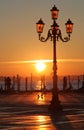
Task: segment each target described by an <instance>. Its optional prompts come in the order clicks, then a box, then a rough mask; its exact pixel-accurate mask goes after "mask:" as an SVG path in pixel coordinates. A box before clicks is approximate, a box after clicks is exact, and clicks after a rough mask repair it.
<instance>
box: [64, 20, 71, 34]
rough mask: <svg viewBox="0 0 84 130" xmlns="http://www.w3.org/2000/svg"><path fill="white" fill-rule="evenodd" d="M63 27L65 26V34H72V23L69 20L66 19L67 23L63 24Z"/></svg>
mask: <svg viewBox="0 0 84 130" xmlns="http://www.w3.org/2000/svg"><path fill="white" fill-rule="evenodd" d="M65 25H66V32H67V33H69V34H70V33H72V31H73V23H72V21H71V20H70V19H68V21H67V23H65Z"/></svg>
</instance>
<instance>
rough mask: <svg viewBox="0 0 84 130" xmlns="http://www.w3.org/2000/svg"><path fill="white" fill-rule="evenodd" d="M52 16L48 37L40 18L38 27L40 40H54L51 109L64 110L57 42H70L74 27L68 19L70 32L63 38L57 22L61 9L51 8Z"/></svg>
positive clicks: (67, 27) (67, 30) (67, 24)
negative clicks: (60, 89)
mask: <svg viewBox="0 0 84 130" xmlns="http://www.w3.org/2000/svg"><path fill="white" fill-rule="evenodd" d="M50 11H51V16H52V19H53V24H52V25H51V28H50V29H49V30H48V34H47V38H44V37H42V36H41V33H42V32H43V28H44V25H45V23H44V22H43V21H42V19H40V20H39V21H38V22H37V23H36V28H37V32H38V36H39V40H40V41H41V42H46V41H47V40H49V39H50V40H51V41H53V90H52V100H51V104H50V110H52V111H53V112H54V111H60V110H62V106H61V104H60V101H59V95H58V87H57V57H56V44H57V41H59V39H60V40H61V41H62V42H68V41H69V40H70V34H71V33H72V29H73V23H72V21H71V20H70V19H68V21H67V23H66V24H65V25H66V32H67V34H68V36H67V37H64V38H62V33H61V30H60V29H59V25H58V24H57V22H56V20H57V18H58V12H59V10H58V9H57V8H56V6H55V5H54V7H53V8H52V9H51V10H50Z"/></svg>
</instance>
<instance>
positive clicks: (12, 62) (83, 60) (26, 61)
mask: <svg viewBox="0 0 84 130" xmlns="http://www.w3.org/2000/svg"><path fill="white" fill-rule="evenodd" d="M38 61H40V62H45V63H52V62H53V60H48V59H47V60H24V61H4V62H0V64H28V63H30V64H31V63H37V62H38ZM57 62H78V63H80V62H84V59H57Z"/></svg>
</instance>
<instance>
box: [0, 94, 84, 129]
mask: <svg viewBox="0 0 84 130" xmlns="http://www.w3.org/2000/svg"><path fill="white" fill-rule="evenodd" d="M41 94H42V93H40V92H33V93H22V94H21V93H20V94H9V95H7V94H1V95H0V129H1V130H84V95H83V94H80V93H76V92H74V93H73V92H67V93H63V92H61V93H60V94H59V99H60V101H61V104H62V105H63V111H62V112H60V113H54V114H52V113H51V112H49V111H48V107H49V104H50V101H51V97H52V95H51V93H50V92H47V93H44V94H43V95H42V97H41ZM38 95H39V96H38Z"/></svg>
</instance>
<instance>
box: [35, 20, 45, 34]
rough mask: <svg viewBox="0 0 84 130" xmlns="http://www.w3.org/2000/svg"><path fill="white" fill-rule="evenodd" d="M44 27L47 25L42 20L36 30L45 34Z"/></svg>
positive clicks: (37, 24)
mask: <svg viewBox="0 0 84 130" xmlns="http://www.w3.org/2000/svg"><path fill="white" fill-rule="evenodd" d="M44 25H45V23H44V22H43V21H42V19H40V20H39V21H38V22H37V23H36V28H37V32H38V33H42V32H43V28H44Z"/></svg>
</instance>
